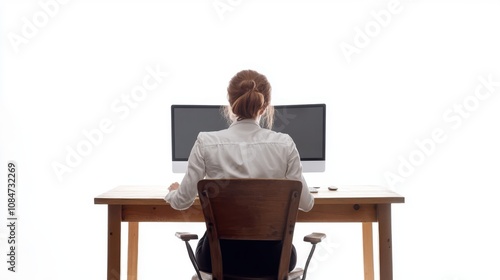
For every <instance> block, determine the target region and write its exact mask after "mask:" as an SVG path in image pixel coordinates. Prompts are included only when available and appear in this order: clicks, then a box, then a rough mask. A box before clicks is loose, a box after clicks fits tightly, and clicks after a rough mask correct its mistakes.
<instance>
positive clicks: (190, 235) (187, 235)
mask: <svg viewBox="0 0 500 280" xmlns="http://www.w3.org/2000/svg"><path fill="white" fill-rule="evenodd" d="M175 236H176V237H178V238H179V239H181V240H182V241H189V240H192V239H198V234H194V233H190V232H176V233H175Z"/></svg>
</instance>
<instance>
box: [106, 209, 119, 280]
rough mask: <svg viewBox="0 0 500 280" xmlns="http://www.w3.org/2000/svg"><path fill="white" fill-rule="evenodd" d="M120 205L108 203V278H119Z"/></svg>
mask: <svg viewBox="0 0 500 280" xmlns="http://www.w3.org/2000/svg"><path fill="white" fill-rule="evenodd" d="M121 222H122V207H121V205H108V278H107V279H108V280H120V253H121V252H120V246H121Z"/></svg>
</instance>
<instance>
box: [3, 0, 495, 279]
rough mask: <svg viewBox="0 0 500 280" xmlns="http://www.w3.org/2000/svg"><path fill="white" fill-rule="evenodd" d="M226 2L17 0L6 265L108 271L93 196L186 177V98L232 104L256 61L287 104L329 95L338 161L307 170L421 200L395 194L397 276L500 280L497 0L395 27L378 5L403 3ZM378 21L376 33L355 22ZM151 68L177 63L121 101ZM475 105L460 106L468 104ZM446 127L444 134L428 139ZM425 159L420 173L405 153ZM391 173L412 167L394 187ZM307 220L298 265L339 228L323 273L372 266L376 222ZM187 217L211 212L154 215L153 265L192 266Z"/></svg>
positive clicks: (23, 271)
mask: <svg viewBox="0 0 500 280" xmlns="http://www.w3.org/2000/svg"><path fill="white" fill-rule="evenodd" d="M48 2H52V3H57V7H56V6H54V5H52V6H51V7H50V8H49V9H51V10H49V11H51V13H52V15H47V12H45V10H44V8H43V7H42V6H44V5H43V3H48ZM40 3H42V4H40ZM214 3H219V2H215V1H213V0H203V1H159V0H158V1H138V0H137V1H132V0H129V1H125V0H123V1H116V0H115V1H111V0H107V1H104V0H100V1H80V0H74V1H67V3H65V4H62V1H61V4H59V2H53V1H49V0H40V1H13V0H12V1H1V4H0V5H1V6H0V13H1V14H0V18H1V20H0V30H1V31H0V32H1V33H0V36H1V38H0V39H1V41H0V44H1V46H0V55H1V57H0V65H1V68H0V90H1V91H0V144H1V145H0V166H1V167H0V169H1V170H0V179H1V184H0V185H1V186H2V187H1V190H0V213H1V214H0V217H1V220H2V222H1V225H2V226H0V255H1V257H0V260H2V262H1V265H0V278H1V279H7V280H11V279H37V280H38V279H43V280H45V279H105V277H106V219H107V211H106V210H107V209H106V207H105V206H102V205H94V204H93V199H94V197H95V196H97V195H99V194H100V193H103V192H105V191H107V190H109V189H111V188H113V187H115V186H117V185H123V184H126V185H134V184H136V185H163V186H168V185H169V184H170V183H171V182H173V181H178V180H181V179H182V177H181V176H180V175H179V174H172V172H171V163H170V157H171V151H170V116H169V114H170V105H172V104H225V102H226V99H225V98H226V87H227V83H228V81H229V79H230V78H231V77H232V75H234V74H235V73H236V72H237V71H239V70H242V69H255V70H257V71H260V72H262V73H264V74H265V75H266V76H267V77H268V79H269V81H270V82H271V84H272V86H273V103H274V104H300V103H326V104H327V118H328V119H327V129H328V135H327V137H328V139H327V166H326V172H324V173H320V174H312V173H310V174H306V179H307V180H308V182H309V183H310V185H318V186H327V185H329V184H334V185H353V184H370V185H384V186H390V187H392V188H393V189H394V190H395V191H396V192H398V193H400V194H402V195H404V196H405V197H406V203H405V204H398V205H394V206H393V254H394V279H396V280H421V279H426V280H466V279H471V280H473V279H474V280H475V279H499V278H500V274H499V272H498V268H497V266H498V263H499V261H500V256H499V252H500V242H499V239H498V236H500V230H499V227H498V214H499V211H498V207H497V198H496V197H495V194H496V193H497V192H498V191H497V189H498V187H500V179H499V175H498V171H499V167H500V163H499V160H498V159H499V157H500V147H499V145H498V143H500V134H499V133H498V130H499V127H500V126H499V124H500V110H499V105H500V96H499V95H500V86H499V85H498V84H497V85H495V86H494V87H491V90H492V92H491V93H490V94H489V96H486V94H487V93H488V91H487V90H486V89H485V88H484V87H483V88H481V87H482V84H481V82H480V77H483V79H486V80H488V79H491V80H492V81H500V69H499V65H500V64H499V62H500V52H498V50H499V49H500V38H499V34H498V27H499V26H500V17H498V12H499V11H500V4H499V3H498V2H497V1H401V2H395V3H394V5H395V7H397V9H396V12H395V13H391V14H390V18H387V17H386V18H385V22H383V23H384V25H385V26H382V25H381V24H380V23H376V21H375V16H374V14H380V13H382V14H383V12H381V11H382V10H384V11H388V5H390V4H388V3H390V2H389V1H305V0H303V1H269V0H268V1H264V0H261V1H257V0H253V1H245V0H241V1H229V3H230V4H232V6H229V7H231V9H230V10H226V11H222V12H221V11H219V12H218V11H217V10H216V8H215V7H214V5H213V4H214ZM220 3H226V1H222V0H221V2H220ZM228 5H229V4H228ZM221 7H222V6H221ZM46 9H47V8H46ZM389 10H391V9H389ZM392 10H393V11H394V9H392ZM43 13H45V15H46V16H45V18H44V15H43ZM28 22H30V23H31V24H34V23H36V24H37V25H38V26H35V28H36V31H34V30H33V29H31V30H29V27H27V25H29V23H28ZM366 28H371V29H369V30H368V32H371V33H370V34H371V35H372V36H370V37H367V38H368V40H369V41H367V40H366V38H364V39H365V41H363V40H362V38H361V37H360V36H362V35H360V33H359V32H360V31H357V30H361V32H363V33H365V32H366ZM377 28H379V29H377ZM23 30H24V32H25V34H24V35H23ZM26 32H28V33H26ZM26 35H27V36H26ZM20 38H21V39H20ZM356 40H357V41H356ZM346 44H349V45H350V46H352V48H357V51H356V53H352V54H350V55H346V54H344V52H343V51H342V48H341V46H342V45H344V46H345V45H346ZM356 44H357V45H356ZM358 47H359V48H358ZM148 67H150V68H152V69H155V68H158V69H160V70H161V72H168V73H169V76H168V77H166V78H163V79H162V81H161V83H159V84H158V87H157V88H156V89H155V90H152V91H149V92H147V95H145V96H144V99H143V100H142V101H139V102H135V103H134V104H135V105H134V106H136V108H134V109H131V110H130V113H129V114H128V115H126V116H125V115H124V114H125V113H123V112H122V113H118V112H117V111H116V110H114V109H112V106H113V105H112V104H114V103H116V104H119V105H122V106H123V104H124V103H120V102H121V101H120V98H121V95H124V96H131V92H132V90H133V88H134V87H135V86H138V85H141V84H142V81H143V79H144V78H145V77H146V76H147V75H148V72H147V70H146V68H148ZM496 83H498V82H496ZM478 87H480V91H479V92H481V93H482V94H484V95H483V96H486V97H484V98H482V99H483V100H479V99H477V97H475V96H474V93H475V90H476V88H478ZM464 102H466V108H469V109H470V110H468V109H464V110H465V111H464V112H463V115H462V116H461V115H459V114H458V112H455V111H453V110H456V108H460V107H457V106H463V104H464ZM116 104H115V105H116ZM448 110H452V111H448ZM443 114H444V115H447V114H448V117H453V119H448V120H447V119H445V118H444V117H443ZM459 116H460V117H459ZM106 119H108V120H109V121H110V122H111V124H112V128H113V129H112V131H111V132H109V133H105V134H104V135H103V138H102V140H101V141H100V142H99V143H97V144H96V145H93V146H92V147H91V150H90V151H89V150H87V155H86V156H84V157H82V159H81V160H80V162H73V166H74V167H69V166H68V170H71V171H70V172H69V171H68V172H63V174H62V175H61V178H60V179H59V178H58V176H57V174H56V172H55V171H54V168H53V165H54V164H61V165H62V164H64V165H67V162H66V161H67V157H68V154H69V152H68V149H70V150H71V149H73V150H75V149H77V147H78V145H79V144H80V145H83V144H81V143H82V141H86V140H85V139H86V138H85V136H84V131H92V130H95V129H97V128H99V123H100V122H101V121H103V120H106ZM459 120H460V123H458V122H459ZM434 130H440V131H441V132H442V134H443V135H442V138H441V139H445V140H444V141H442V142H441V143H435V146H434V147H433V148H432V149H431V146H432V145H431V144H428V146H427V147H428V149H430V150H429V151H428V155H425V154H424V153H423V152H422V151H420V152H419V148H418V146H417V144H416V141H417V142H418V141H423V139H428V138H430V137H431V136H432V133H433V131H434ZM427 143H428V142H427ZM412 156H413V158H411V157H412ZM422 156H423V157H422ZM410 159H411V160H412V161H413V162H414V163H415V164H413V165H412V168H413V172H409V170H410V169H408V168H409V167H408V166H406V169H404V168H403V167H401V165H402V163H401V162H402V161H407V160H410ZM9 160H14V161H16V162H17V164H18V176H19V179H18V186H17V198H18V208H17V215H18V218H19V220H18V224H19V225H18V233H17V238H18V252H17V254H18V264H17V265H18V266H17V270H18V272H17V273H16V274H14V273H11V272H8V271H7V263H6V259H7V256H6V254H7V238H8V235H9V233H8V231H7V227H6V224H7V196H6V194H7V163H8V161H9ZM410 164H411V163H410ZM398 169H399V170H398ZM405 170H406V171H408V172H406V173H404V172H403V171H405ZM66 171H67V170H66ZM401 172H403V173H401ZM388 173H391V174H393V175H396V176H401V175H404V176H401V177H400V179H402V180H401V181H398V182H395V184H391V183H390V181H388V180H387V179H386V175H387V174H388ZM410 173H411V174H410ZM4 224H5V225H4ZM297 228H298V230H297V231H296V237H295V238H296V240H295V244H296V246H297V248H298V250H299V256H300V259H299V266H302V265H303V264H304V262H305V258H306V256H307V253H308V249H309V246H307V245H303V244H302V242H301V237H302V236H303V235H304V234H307V233H309V232H312V231H323V232H325V233H327V234H328V239H327V240H326V241H325V242H324V244H323V245H322V246H321V247H320V248H319V249H318V251H317V253H316V254H317V255H316V257H315V259H314V260H313V264H312V265H313V266H312V267H311V272H310V279H327V278H328V279H329V278H333V279H363V272H362V254H361V252H362V250H361V242H360V241H361V225H359V224H299V225H297ZM123 229H124V230H123V234H124V235H126V227H125V226H124V227H123ZM186 230H189V231H195V232H197V233H199V234H201V233H202V232H203V225H202V224H185V223H182V224H177V223H164V224H154V223H145V224H141V232H140V253H139V278H140V279H144V280H146V279H190V278H189V277H190V276H191V275H192V274H193V271H192V268H191V267H190V264H189V261H188V257H187V254H186V252H185V248H184V245H183V244H182V243H181V242H180V241H178V240H177V239H176V238H175V237H174V232H175V231H186ZM195 245H196V243H193V246H195ZM123 250H124V251H123V252H124V255H125V252H126V247H124V249H123ZM3 260H5V261H3ZM125 268H126V266H125V264H123V271H124V272H125V270H126V269H125ZM167 273H168V274H170V275H167ZM122 279H125V278H123V277H122Z"/></svg>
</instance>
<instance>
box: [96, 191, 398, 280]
mask: <svg viewBox="0 0 500 280" xmlns="http://www.w3.org/2000/svg"><path fill="white" fill-rule="evenodd" d="M166 194H167V187H165V186H119V187H117V188H114V189H112V190H110V191H108V192H106V193H103V194H101V195H99V196H97V197H95V199H94V203H95V204H107V205H108V234H107V237H108V278H107V279H108V280H119V279H120V273H121V270H120V254H121V252H120V244H121V222H129V236H128V246H129V247H128V273H127V274H128V278H127V279H128V280H137V252H138V234H139V222H203V221H204V220H203V213H202V211H201V206H200V204H199V201H198V200H196V201H195V203H194V205H193V206H191V207H190V208H189V209H187V210H184V211H178V210H174V209H172V208H171V207H170V205H168V204H167V203H166V202H165V201H164V200H163V198H164V197H165V195H166ZM314 197H315V204H314V208H313V209H312V210H311V211H310V212H307V213H306V212H301V211H299V215H298V218H297V221H298V222H327V223H329V222H361V223H362V224H363V256H364V270H365V280H373V279H374V273H373V232H372V223H373V222H378V229H379V262H380V280H392V236H391V231H392V230H391V204H392V203H404V197H403V196H401V195H399V194H397V193H395V192H392V191H390V190H388V189H385V188H382V187H378V186H339V189H338V191H328V190H320V191H319V192H318V193H316V194H314Z"/></svg>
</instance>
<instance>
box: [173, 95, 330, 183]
mask: <svg viewBox="0 0 500 280" xmlns="http://www.w3.org/2000/svg"><path fill="white" fill-rule="evenodd" d="M222 108H223V106H220V105H172V107H171V114H172V115H171V116H172V117H171V121H172V126H171V129H172V171H173V172H174V173H184V172H186V170H187V160H188V157H189V154H190V153H191V149H192V147H193V145H194V142H195V141H196V137H197V136H198V133H200V132H201V131H217V130H221V129H226V128H228V127H229V123H228V122H227V120H226V119H225V117H224V115H223V109H222ZM274 109H275V114H274V125H273V128H272V130H274V131H277V132H282V133H286V134H288V135H290V137H292V139H293V141H294V142H295V145H296V146H297V150H298V151H299V155H300V161H301V163H302V169H303V172H323V171H325V159H326V157H325V146H326V105H325V104H301V105H275V106H274Z"/></svg>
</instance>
